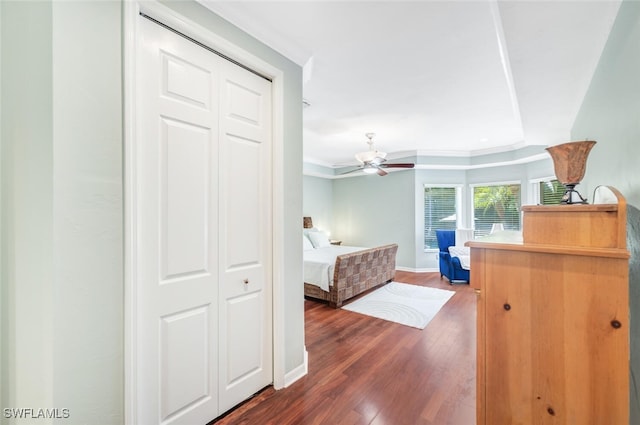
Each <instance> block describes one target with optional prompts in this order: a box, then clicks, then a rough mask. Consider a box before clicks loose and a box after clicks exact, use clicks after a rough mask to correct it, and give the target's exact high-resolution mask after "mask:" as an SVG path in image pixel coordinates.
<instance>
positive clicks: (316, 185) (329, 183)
mask: <svg viewBox="0 0 640 425" xmlns="http://www.w3.org/2000/svg"><path fill="white" fill-rule="evenodd" d="M302 184H303V187H304V190H303V192H302V215H303V216H305V217H311V219H312V220H313V226H314V227H317V228H318V229H320V230H323V231H328V232H331V239H335V235H334V233H333V180H329V179H324V178H320V177H313V176H304V178H303V183H302Z"/></svg>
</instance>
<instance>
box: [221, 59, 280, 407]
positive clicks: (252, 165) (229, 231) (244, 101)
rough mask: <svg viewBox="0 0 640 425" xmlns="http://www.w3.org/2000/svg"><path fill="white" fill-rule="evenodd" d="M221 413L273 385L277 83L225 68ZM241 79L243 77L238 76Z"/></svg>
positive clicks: (223, 107) (223, 100)
mask: <svg viewBox="0 0 640 425" xmlns="http://www.w3.org/2000/svg"><path fill="white" fill-rule="evenodd" d="M222 67H223V71H222V75H223V79H222V82H221V87H220V92H221V103H220V105H221V106H220V113H221V117H222V119H221V121H220V159H221V167H220V179H221V181H220V188H221V192H220V224H221V226H220V252H221V254H222V257H221V277H220V297H221V304H220V308H221V314H220V341H221V344H220V347H221V350H220V353H219V354H220V407H221V409H222V410H223V411H225V410H228V409H229V408H230V407H232V406H234V405H235V404H237V400H238V399H240V400H243V399H245V398H247V397H249V396H250V395H252V394H253V393H255V390H256V389H260V388H263V387H265V386H266V385H268V384H269V383H271V381H272V376H273V361H272V341H273V340H272V337H271V335H272V320H271V317H272V311H271V305H272V303H271V297H272V289H271V286H272V285H271V264H272V260H271V238H272V236H271V222H272V221H271V179H270V176H271V83H270V82H269V81H267V80H265V79H264V78H261V77H258V76H257V75H254V74H252V73H250V72H247V71H245V70H242V69H240V68H238V67H237V66H235V65H233V64H231V63H230V62H224V63H223V64H222ZM239 71H242V72H239Z"/></svg>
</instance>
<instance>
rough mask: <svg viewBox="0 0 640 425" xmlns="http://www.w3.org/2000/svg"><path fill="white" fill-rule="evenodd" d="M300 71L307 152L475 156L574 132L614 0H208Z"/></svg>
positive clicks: (334, 157) (327, 157) (550, 141)
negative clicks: (371, 146)
mask: <svg viewBox="0 0 640 425" xmlns="http://www.w3.org/2000/svg"><path fill="white" fill-rule="evenodd" d="M200 1H201V2H202V3H203V4H204V5H205V6H207V7H208V8H210V9H211V10H213V11H214V12H216V13H217V14H219V15H220V16H222V17H223V18H225V19H227V20H228V21H230V22H231V23H233V24H234V25H236V26H238V27H240V28H241V29H243V30H244V31H246V32H248V33H249V34H251V35H253V36H254V37H256V38H258V39H259V40H261V41H262V42H264V43H265V44H267V45H269V46H270V47H272V48H273V49H275V50H277V51H279V52H280V53H281V54H283V55H284V56H286V57H288V58H289V59H291V60H292V61H294V62H296V63H298V64H299V65H301V66H303V67H304V86H303V94H304V99H305V100H306V101H308V102H309V103H310V104H311V106H309V107H306V108H304V141H303V142H304V157H305V160H306V161H308V162H314V163H319V164H323V165H331V166H335V165H339V164H342V165H344V164H347V163H353V162H354V159H353V155H354V154H355V153H356V152H359V151H363V150H366V149H367V145H366V141H367V139H366V137H365V133H367V132H374V133H376V137H375V138H374V142H375V147H376V148H377V149H378V150H381V151H385V152H388V153H389V156H388V158H394V157H396V158H397V157H401V156H403V155H405V154H406V153H410V154H413V155H415V154H421V155H431V156H435V155H438V156H473V155H478V154H486V153H491V152H501V151H505V150H511V149H517V148H519V147H523V146H527V145H554V144H558V143H561V142H566V141H568V140H569V134H570V130H571V126H572V124H573V121H574V118H575V116H576V114H577V112H578V108H579V107H580V104H581V102H582V99H583V97H584V94H585V92H586V90H587V87H588V84H589V82H590V80H591V77H592V75H593V72H594V69H595V67H596V65H597V63H598V59H599V57H600V54H601V52H602V49H603V47H604V45H605V43H606V40H607V37H608V35H609V31H610V29H611V26H612V25H613V21H614V19H615V16H616V14H617V11H618V8H619V5H620V1H619V0H600V1H594V0H589V1H576V0H573V1H551V0H548V1H540V0H538V1H516V0H511V1H494V0H475V1H428V0H422V1H419V0H418V1H409V2H401V1H372V2H368V1H294V0H290V1H214V0H200Z"/></svg>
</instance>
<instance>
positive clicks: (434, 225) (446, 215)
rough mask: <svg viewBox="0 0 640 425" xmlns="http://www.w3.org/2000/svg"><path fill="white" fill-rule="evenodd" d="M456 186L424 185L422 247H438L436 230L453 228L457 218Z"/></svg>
mask: <svg viewBox="0 0 640 425" xmlns="http://www.w3.org/2000/svg"><path fill="white" fill-rule="evenodd" d="M457 191H458V188H456V187H425V189H424V248H425V249H438V241H437V239H436V230H448V229H455V228H456V223H457V218H458V205H457V204H458V202H457V199H458V197H457Z"/></svg>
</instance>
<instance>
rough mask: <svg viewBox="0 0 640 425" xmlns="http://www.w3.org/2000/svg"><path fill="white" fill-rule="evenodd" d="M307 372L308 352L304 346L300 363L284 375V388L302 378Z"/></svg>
mask: <svg viewBox="0 0 640 425" xmlns="http://www.w3.org/2000/svg"><path fill="white" fill-rule="evenodd" d="M308 372H309V353H308V352H307V349H306V348H305V350H304V354H303V359H302V364H301V365H300V366H298V367H297V368H295V369H293V370H292V371H291V372H288V373H286V374H285V375H284V388H287V387H288V386H289V385H291V384H293V383H294V382H296V381H297V380H298V379H300V378H302V377H303V376H305V375H306V374H307V373H308Z"/></svg>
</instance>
